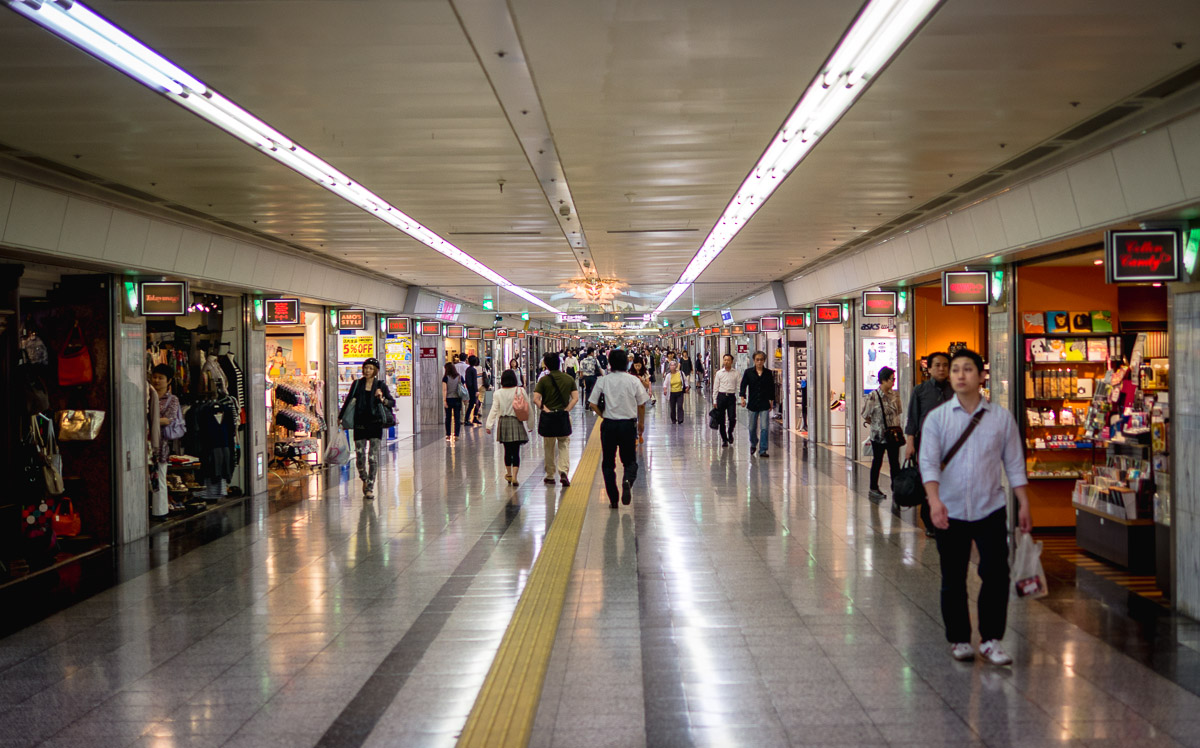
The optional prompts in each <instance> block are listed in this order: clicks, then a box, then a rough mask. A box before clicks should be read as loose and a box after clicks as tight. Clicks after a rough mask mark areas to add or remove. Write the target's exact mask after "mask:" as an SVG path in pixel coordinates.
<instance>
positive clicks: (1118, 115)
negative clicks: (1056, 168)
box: [1055, 104, 1141, 142]
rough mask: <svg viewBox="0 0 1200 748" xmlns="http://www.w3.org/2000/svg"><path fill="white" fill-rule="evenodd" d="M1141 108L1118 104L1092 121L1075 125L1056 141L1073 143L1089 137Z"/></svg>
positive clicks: (1134, 105)
mask: <svg viewBox="0 0 1200 748" xmlns="http://www.w3.org/2000/svg"><path fill="white" fill-rule="evenodd" d="M1140 109H1141V107H1140V106H1138V105H1137V104H1118V105H1117V106H1115V107H1112V108H1111V109H1105V110H1104V111H1103V112H1100V113H1099V114H1097V115H1096V116H1094V117H1092V118H1091V119H1088V120H1084V121H1083V122H1080V123H1079V124H1078V125H1075V126H1074V127H1072V128H1071V129H1070V130H1067V131H1066V132H1065V133H1063V134H1062V135H1059V136H1058V137H1057V138H1055V140H1065V141H1068V142H1070V141H1073V140H1080V139H1081V138H1086V137H1087V136H1088V135H1091V134H1092V133H1094V132H1096V131H1097V130H1102V129H1104V128H1105V127H1108V126H1109V125H1111V124H1112V123H1114V122H1116V121H1117V120H1122V119H1125V118H1126V117H1128V116H1129V115H1131V114H1133V113H1134V112H1136V111H1138V110H1140Z"/></svg>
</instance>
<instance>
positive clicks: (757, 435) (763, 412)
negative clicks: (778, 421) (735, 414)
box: [738, 351, 775, 457]
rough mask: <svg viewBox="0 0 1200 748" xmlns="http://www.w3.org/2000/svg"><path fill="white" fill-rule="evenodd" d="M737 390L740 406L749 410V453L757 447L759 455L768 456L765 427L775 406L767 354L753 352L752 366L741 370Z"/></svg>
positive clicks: (767, 425) (773, 383) (773, 376)
mask: <svg viewBox="0 0 1200 748" xmlns="http://www.w3.org/2000/svg"><path fill="white" fill-rule="evenodd" d="M738 390H739V392H740V394H741V396H742V407H743V408H745V409H746V410H748V411H750V416H749V418H750V454H751V455H753V454H754V450H755V449H758V450H759V452H758V456H759V457H768V456H769V455H768V454H767V444H768V442H767V428H768V427H769V426H770V425H771V410H772V409H773V408H774V407H775V375H774V374H773V373H772V372H771V370H770V369H768V368H767V354H766V353H765V352H764V351H755V352H754V366H752V367H751V368H749V369H746V371H744V372H742V383H741V385H739V387H738Z"/></svg>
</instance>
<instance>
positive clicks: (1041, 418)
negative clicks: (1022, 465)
mask: <svg viewBox="0 0 1200 748" xmlns="http://www.w3.org/2000/svg"><path fill="white" fill-rule="evenodd" d="M1128 233H1130V234H1138V233H1139V232H1128ZM1120 241H1121V240H1120V239H1119V238H1117V239H1110V242H1113V243H1114V244H1117V243H1119V242H1120ZM1141 241H1143V238H1142V237H1134V238H1132V239H1130V240H1129V242H1128V244H1127V245H1121V246H1120V247H1119V248H1117V249H1110V250H1106V249H1105V248H1103V247H1091V248H1088V249H1085V250H1081V251H1076V252H1073V253H1069V254H1065V255H1058V256H1054V257H1051V258H1047V259H1041V260H1038V261H1034V262H1028V263H1025V264H1021V265H1019V266H1017V268H1016V281H1017V283H1016V303H1017V332H1018V333H1019V335H1018V345H1017V355H1018V358H1019V359H1020V361H1019V366H1018V368H1017V371H1018V372H1019V374H1018V375H1017V376H1018V381H1017V383H1016V384H1017V393H1016V394H1017V402H1018V403H1019V406H1020V408H1019V409H1020V413H1019V414H1018V416H1019V417H1018V422H1019V423H1020V424H1021V427H1022V432H1023V435H1024V438H1025V454H1026V467H1027V471H1028V475H1029V480H1030V485H1029V489H1028V490H1029V497H1030V504H1031V506H1032V511H1033V523H1034V526H1035V527H1037V528H1039V529H1041V530H1051V531H1053V530H1054V529H1059V530H1060V531H1066V532H1072V531H1073V532H1074V541H1075V544H1076V546H1077V547H1078V548H1079V549H1080V550H1082V551H1085V552H1086V553H1087V554H1088V556H1089V557H1090V558H1098V559H1101V560H1103V561H1104V562H1105V563H1107V564H1109V565H1112V566H1113V567H1119V568H1121V569H1127V570H1129V571H1130V572H1133V573H1140V574H1144V575H1151V574H1154V575H1156V576H1157V577H1158V587H1159V589H1160V590H1161V591H1163V592H1168V590H1167V587H1168V586H1169V566H1170V564H1169V561H1168V560H1167V558H1166V554H1169V553H1170V547H1169V546H1170V529H1169V526H1168V523H1169V512H1168V504H1169V501H1170V493H1169V491H1168V487H1169V485H1170V472H1171V460H1170V446H1171V445H1170V444H1169V443H1168V439H1167V434H1168V423H1169V421H1170V418H1171V376H1170V365H1169V340H1168V326H1167V320H1168V305H1167V297H1168V293H1167V288H1166V281H1167V280H1168V278H1167V277H1166V276H1163V280H1154V277H1153V276H1154V273H1153V272H1137V271H1134V272H1129V271H1128V270H1127V269H1126V268H1124V267H1123V266H1122V265H1121V264H1119V263H1120V260H1121V258H1122V257H1125V256H1126V255H1127V254H1130V253H1134V252H1136V249H1132V247H1133V246H1134V243H1136V242H1141ZM1109 252H1117V255H1116V262H1114V261H1113V255H1111V254H1109ZM1122 252H1124V253H1125V254H1122ZM1106 260H1107V261H1106ZM1163 272H1166V273H1167V274H1168V275H1169V274H1171V273H1173V272H1174V270H1173V269H1172V268H1164V269H1163ZM1066 277H1069V278H1070V279H1071V282H1070V283H1064V282H1063V278H1066ZM1173 279H1174V278H1173V277H1172V278H1170V279H1169V280H1173Z"/></svg>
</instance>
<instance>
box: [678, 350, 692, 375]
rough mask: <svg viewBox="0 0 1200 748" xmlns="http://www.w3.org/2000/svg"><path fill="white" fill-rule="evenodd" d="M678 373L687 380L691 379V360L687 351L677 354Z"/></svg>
mask: <svg viewBox="0 0 1200 748" xmlns="http://www.w3.org/2000/svg"><path fill="white" fill-rule="evenodd" d="M679 371H680V372H682V373H683V376H685V377H687V378H688V379H691V378H692V358H691V356H689V355H688V353H687V351H683V352H682V353H680V354H679Z"/></svg>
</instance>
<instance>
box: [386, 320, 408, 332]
mask: <svg viewBox="0 0 1200 748" xmlns="http://www.w3.org/2000/svg"><path fill="white" fill-rule="evenodd" d="M384 329H385V330H387V334H388V335H407V334H408V317H388V318H387V321H386V322H384Z"/></svg>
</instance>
